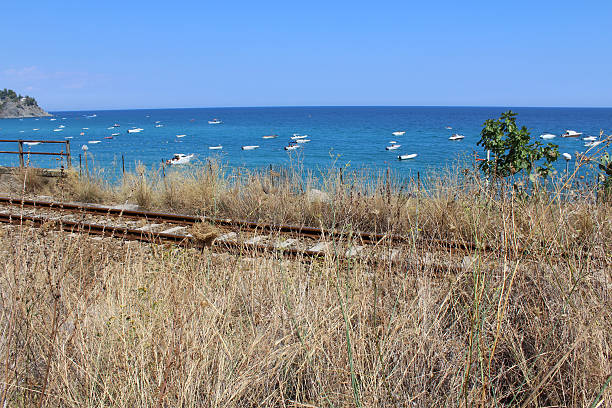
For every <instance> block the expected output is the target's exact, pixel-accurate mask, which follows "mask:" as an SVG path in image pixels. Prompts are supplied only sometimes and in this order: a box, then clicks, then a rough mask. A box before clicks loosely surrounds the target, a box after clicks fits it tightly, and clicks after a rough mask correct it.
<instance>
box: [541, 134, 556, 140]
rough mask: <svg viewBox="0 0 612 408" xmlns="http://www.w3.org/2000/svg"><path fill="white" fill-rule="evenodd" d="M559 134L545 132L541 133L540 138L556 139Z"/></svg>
mask: <svg viewBox="0 0 612 408" xmlns="http://www.w3.org/2000/svg"><path fill="white" fill-rule="evenodd" d="M555 137H557V135H553V134H552V133H544V134H542V135H540V139H554V138H555Z"/></svg>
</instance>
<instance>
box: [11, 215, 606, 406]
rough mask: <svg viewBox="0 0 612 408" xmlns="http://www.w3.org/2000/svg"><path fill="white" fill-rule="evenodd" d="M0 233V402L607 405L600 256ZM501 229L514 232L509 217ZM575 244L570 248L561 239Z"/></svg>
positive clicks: (45, 232) (14, 229)
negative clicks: (286, 250) (343, 258)
mask: <svg viewBox="0 0 612 408" xmlns="http://www.w3.org/2000/svg"><path fill="white" fill-rule="evenodd" d="M3 231H4V234H3V236H2V237H1V238H0V240H1V246H0V263H1V264H2V265H3V273H2V274H1V275H0V294H1V299H0V301H1V306H2V309H1V310H2V313H1V314H0V327H1V328H2V342H1V343H0V356H2V358H1V359H0V375H1V376H2V386H1V387H0V389H1V391H0V398H1V399H2V403H3V405H8V406H15V405H18V406H31V405H38V406H41V405H46V406H75V407H77V406H78V407H81V406H109V405H110V406H126V407H128V406H129V407H133V406H143V407H144V406H147V407H148V406H211V407H217V406H240V407H243V406H364V407H365V406H368V407H369V406H423V407H425V406H427V407H430V406H486V407H488V406H527V407H541V406H564V407H584V406H599V407H603V406H610V405H611V404H612V392H611V389H610V388H608V386H607V385H608V384H609V382H610V374H611V373H612V351H611V346H612V308H611V306H612V296H611V295H612V292H611V291H612V268H611V267H610V259H609V258H607V259H603V260H602V259H598V260H596V259H590V258H588V257H587V258H581V257H578V256H575V257H570V258H567V259H559V258H556V257H552V256H547V255H546V253H545V251H543V252H542V253H541V257H539V258H538V259H533V258H530V257H523V258H521V257H519V258H514V259H510V258H508V257H506V256H505V255H504V254H502V253H493V254H486V253H474V254H473V257H472V259H471V261H470V262H467V263H466V262H465V260H464V262H463V264H464V268H460V269H457V268H454V267H450V266H449V267H448V270H447V271H440V270H439V269H436V268H433V267H429V266H427V264H423V263H415V262H412V261H410V260H412V259H418V258H419V257H423V256H425V255H424V252H426V251H431V252H436V253H437V256H438V257H439V258H441V259H446V260H447V261H448V263H449V265H453V264H457V263H459V264H461V259H460V258H459V259H457V258H456V256H455V255H454V254H453V253H452V251H450V250H449V251H448V252H444V251H442V253H440V249H439V248H435V247H431V248H429V249H427V248H425V249H424V250H419V251H416V250H411V249H410V247H409V246H408V247H406V248H405V249H404V250H405V251H407V252H406V253H405V254H406V255H405V257H404V258H402V261H401V262H400V263H399V264H390V263H384V262H383V263H382V264H378V265H375V266H373V265H372V264H371V263H368V262H363V261H360V260H355V261H353V262H348V263H347V262H340V261H339V260H338V259H337V258H336V257H334V255H333V253H334V252H335V251H334V250H333V248H332V251H331V255H330V256H329V257H328V258H326V259H324V260H318V261H314V262H300V261H299V260H298V261H288V260H285V259H281V258H278V257H276V256H274V255H269V256H267V257H257V256H255V254H250V253H246V252H245V253H243V254H242V255H239V256H230V255H223V254H220V255H217V254H214V253H212V252H211V251H209V250H208V249H205V250H204V251H193V250H185V249H179V248H175V247H165V246H148V245H145V244H139V243H132V244H122V243H119V242H117V241H107V240H104V241H91V240H88V239H86V238H84V237H77V236H70V235H67V234H65V233H57V232H54V231H51V229H50V228H47V229H45V228H43V229H42V230H32V229H29V228H27V227H26V226H23V227H19V226H18V227H11V228H10V229H4V230H3ZM506 232H507V234H508V236H507V239H509V240H510V239H518V237H517V236H515V235H516V234H515V232H513V231H512V230H511V229H508V230H507V231H506ZM575 255H578V253H576V254H575Z"/></svg>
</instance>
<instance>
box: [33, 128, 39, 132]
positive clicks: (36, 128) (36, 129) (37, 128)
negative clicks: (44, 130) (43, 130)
mask: <svg viewBox="0 0 612 408" xmlns="http://www.w3.org/2000/svg"><path fill="white" fill-rule="evenodd" d="M32 130H33V131H35V132H36V131H37V130H40V129H38V128H35V129H32Z"/></svg>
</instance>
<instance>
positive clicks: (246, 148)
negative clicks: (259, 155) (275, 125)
mask: <svg viewBox="0 0 612 408" xmlns="http://www.w3.org/2000/svg"><path fill="white" fill-rule="evenodd" d="M257 148H259V146H242V150H255V149H257Z"/></svg>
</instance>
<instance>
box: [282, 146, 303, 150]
mask: <svg viewBox="0 0 612 408" xmlns="http://www.w3.org/2000/svg"><path fill="white" fill-rule="evenodd" d="M299 148H300V146H299V145H293V146H285V150H295V149H299Z"/></svg>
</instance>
